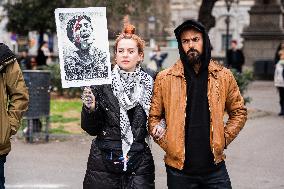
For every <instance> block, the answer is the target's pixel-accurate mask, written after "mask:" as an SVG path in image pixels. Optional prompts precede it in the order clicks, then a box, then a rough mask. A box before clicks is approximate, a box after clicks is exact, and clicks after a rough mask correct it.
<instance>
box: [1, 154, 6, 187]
mask: <svg viewBox="0 0 284 189" xmlns="http://www.w3.org/2000/svg"><path fill="white" fill-rule="evenodd" d="M6 156H7V154H4V155H0V189H5V186H4V184H5V177H4V164H5V162H6Z"/></svg>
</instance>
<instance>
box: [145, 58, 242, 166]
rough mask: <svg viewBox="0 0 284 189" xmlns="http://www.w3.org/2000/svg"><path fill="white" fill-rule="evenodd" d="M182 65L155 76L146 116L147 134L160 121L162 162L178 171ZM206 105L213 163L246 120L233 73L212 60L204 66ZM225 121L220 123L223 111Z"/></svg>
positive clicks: (183, 93)
mask: <svg viewBox="0 0 284 189" xmlns="http://www.w3.org/2000/svg"><path fill="white" fill-rule="evenodd" d="M183 69H184V68H183V65H182V62H181V61H180V60H179V61H178V62H177V63H175V64H174V65H173V66H172V67H170V68H168V69H166V70H164V71H162V72H160V73H159V74H158V75H157V78H156V80H155V85H154V94H153V97H152V104H151V109H150V115H149V132H150V133H151V131H152V130H153V128H154V126H155V125H157V124H158V123H159V122H160V120H161V119H162V118H165V119H166V124H167V126H166V133H165V135H164V136H163V138H162V139H161V140H159V141H155V142H157V143H158V144H159V145H160V146H161V147H162V148H163V150H164V151H165V152H166V155H165V158H164V160H165V163H166V164H167V165H169V166H172V167H175V168H177V169H180V170H181V169H182V168H183V165H184V160H185V144H184V141H185V117H186V100H187V99H186V97H187V95H186V80H185V77H184V70H183ZM208 103H209V111H210V131H211V132H210V145H211V149H212V153H213V155H214V161H215V163H219V162H221V161H222V160H223V159H225V155H224V153H223V150H224V148H226V147H227V146H228V145H229V144H230V143H231V142H232V141H233V140H234V139H235V138H236V136H237V135H238V133H239V132H240V130H241V129H242V128H243V126H244V124H245V122H246V119H247V110H246V108H245V106H244V100H243V98H242V96H241V94H240V91H239V88H238V86H237V83H236V81H235V79H234V76H233V74H232V73H231V71H230V70H229V69H227V68H224V67H223V66H221V65H219V64H218V63H216V62H215V61H212V60H211V61H210V63H209V66H208ZM225 110H226V111H227V113H228V115H229V119H228V121H227V122H226V123H224V113H225V112H224V111H225Z"/></svg>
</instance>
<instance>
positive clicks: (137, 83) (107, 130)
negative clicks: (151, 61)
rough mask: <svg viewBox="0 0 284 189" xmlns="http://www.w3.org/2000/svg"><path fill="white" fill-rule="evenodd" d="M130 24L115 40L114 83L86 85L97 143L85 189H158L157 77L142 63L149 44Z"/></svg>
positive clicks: (87, 119)
mask: <svg viewBox="0 0 284 189" xmlns="http://www.w3.org/2000/svg"><path fill="white" fill-rule="evenodd" d="M134 33H135V28H134V26H132V25H126V26H125V28H124V30H123V32H122V33H121V34H120V35H119V36H118V37H117V39H116V42H115V49H114V53H115V62H116V64H115V66H114V68H113V70H112V74H111V76H112V83H111V84H110V85H100V86H95V87H86V88H85V89H84V92H83V95H82V99H83V103H84V105H83V108H82V114H81V123H82V124H81V126H82V128H83V129H84V130H85V131H86V132H87V133H89V134H90V135H93V136H96V138H95V139H94V140H93V142H92V145H91V150H90V155H89V159H88V163H87V171H86V175H85V179H84V183H83V186H84V189H88V188H90V189H91V188H96V189H100V188H101V189H114V188H117V189H118V188H127V189H128V188H129V189H130V188H143V189H152V188H155V184H154V181H155V173H154V172H155V167H154V161H153V157H152V154H151V151H150V148H149V146H148V144H147V142H146V141H147V138H148V132H147V119H148V115H149V109H150V103H151V97H152V87H153V79H152V78H151V76H149V75H148V74H147V73H146V72H144V71H143V70H142V69H141V67H140V64H141V62H142V60H143V57H144V41H143V40H142V39H141V38H140V37H139V36H137V35H136V34H134Z"/></svg>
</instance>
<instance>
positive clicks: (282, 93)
mask: <svg viewBox="0 0 284 189" xmlns="http://www.w3.org/2000/svg"><path fill="white" fill-rule="evenodd" d="M277 88H278V91H279V99H280V101H279V103H280V108H281V110H280V113H282V114H284V87H277Z"/></svg>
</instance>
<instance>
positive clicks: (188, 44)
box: [180, 29, 203, 62]
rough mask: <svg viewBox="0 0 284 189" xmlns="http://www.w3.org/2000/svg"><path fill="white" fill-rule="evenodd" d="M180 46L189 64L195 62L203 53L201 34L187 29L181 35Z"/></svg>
mask: <svg viewBox="0 0 284 189" xmlns="http://www.w3.org/2000/svg"><path fill="white" fill-rule="evenodd" d="M180 39H181V44H182V48H183V50H184V52H185V53H186V55H187V56H188V58H189V60H190V62H197V61H196V60H199V59H200V56H201V55H202V53H203V37H202V33H201V32H199V31H197V30H195V29H188V30H185V31H183V32H182V33H181V36H180Z"/></svg>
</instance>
